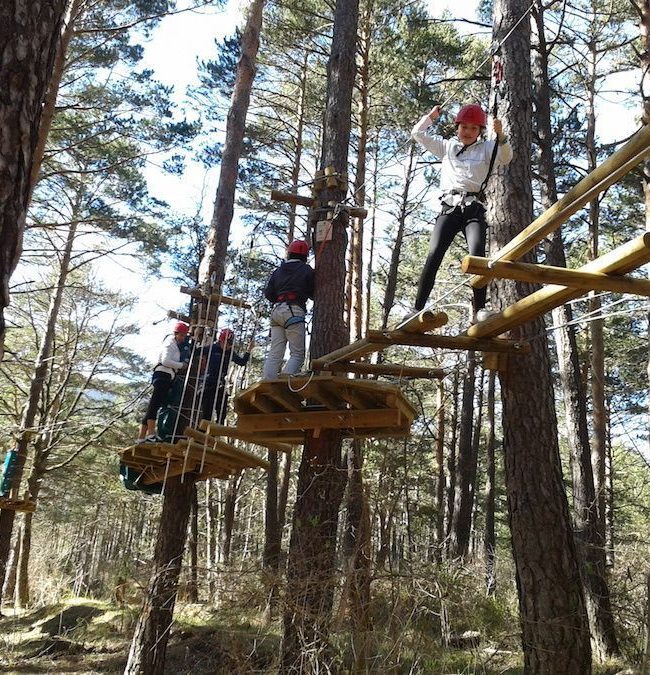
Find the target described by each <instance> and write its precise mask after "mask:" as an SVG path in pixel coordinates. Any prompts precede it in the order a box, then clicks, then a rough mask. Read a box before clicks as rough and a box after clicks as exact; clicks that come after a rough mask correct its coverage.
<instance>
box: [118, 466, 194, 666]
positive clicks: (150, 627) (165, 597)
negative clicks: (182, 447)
mask: <svg viewBox="0 0 650 675" xmlns="http://www.w3.org/2000/svg"><path fill="white" fill-rule="evenodd" d="M182 478H183V477H181V476H176V477H174V478H170V479H169V480H168V481H167V484H166V485H165V499H164V502H163V511H162V515H161V517H160V527H159V529H158V538H157V540H156V551H155V553H154V560H153V572H152V575H151V578H150V581H149V588H148V590H147V595H146V597H145V600H144V605H143V607H142V611H141V613H140V617H139V618H138V623H137V624H136V627H135V632H134V633H133V640H132V642H131V651H130V652H129V659H128V661H127V664H126V668H125V670H124V672H125V674H126V675H158V674H159V673H164V672H165V655H166V651H167V641H168V640H169V633H170V631H171V627H172V623H173V620H174V606H175V605H176V593H177V591H178V577H179V575H180V572H181V564H182V562H183V550H184V549H185V539H186V538H187V523H188V519H189V515H190V504H191V502H192V492H193V490H194V480H192V478H191V477H190V476H189V475H185V476H184V480H182ZM181 481H182V482H181Z"/></svg>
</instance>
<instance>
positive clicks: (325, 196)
mask: <svg viewBox="0 0 650 675" xmlns="http://www.w3.org/2000/svg"><path fill="white" fill-rule="evenodd" d="M358 18H359V7H358V0H337V2H336V8H335V10H334V27H333V36H332V47H331V53H330V59H329V62H328V66H327V105H326V108H325V120H324V125H323V148H322V154H321V163H320V168H321V169H324V168H325V167H328V166H332V167H334V169H335V171H336V172H337V173H338V175H339V176H340V177H343V175H346V174H347V165H348V146H349V142H350V127H351V111H352V91H353V87H354V76H355V50H356V34H357V23H358ZM321 199H322V200H324V201H328V202H329V201H334V202H335V203H342V202H343V200H344V199H345V190H343V189H342V186H341V184H339V185H338V186H337V187H336V188H327V189H325V190H323V192H322V193H321ZM347 225H348V217H347V213H346V212H345V211H343V212H342V213H341V214H340V216H339V218H337V219H336V220H335V221H334V222H333V223H332V239H331V240H330V241H328V242H327V245H326V246H320V247H319V248H318V249H317V251H318V252H319V255H318V257H317V259H316V280H315V288H316V290H315V297H314V320H313V332H312V341H311V356H312V358H317V357H319V356H322V355H323V354H326V353H328V352H330V351H333V350H334V349H337V348H339V347H341V346H343V345H344V344H346V343H347V339H348V336H349V328H348V327H347V326H346V325H345V321H344V318H343V317H344V309H345V307H344V305H345V249H346V245H347V231H346V228H347ZM342 469H343V467H342V466H341V434H340V432H339V430H337V429H324V430H323V431H322V432H321V434H320V436H318V437H317V438H316V437H314V436H313V435H309V436H308V437H307V438H306V439H305V446H304V450H303V454H302V459H301V463H300V469H299V471H298V486H297V496H296V505H295V509H294V518H293V529H292V532H291V543H290V546H289V560H288V569H287V593H286V606H285V609H284V630H283V637H282V647H281V663H280V668H279V670H280V672H282V673H290V672H291V673H296V672H303V673H308V672H316V671H320V669H323V668H325V669H326V664H328V663H329V661H330V659H329V657H328V654H327V642H328V635H329V623H330V619H331V610H332V603H333V594H334V587H335V584H336V579H335V575H334V559H335V552H336V532H337V527H338V511H339V505H340V503H341V499H342V497H343V490H344V486H345V478H344V477H345V473H344V471H343V470H342Z"/></svg>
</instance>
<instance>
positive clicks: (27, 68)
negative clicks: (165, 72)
mask: <svg viewBox="0 0 650 675" xmlns="http://www.w3.org/2000/svg"><path fill="white" fill-rule="evenodd" d="M66 4H67V2H66V0H48V1H47V2H44V1H43V0H40V1H39V0H9V1H8V2H3V3H2V4H0V64H1V65H0V91H2V92H3V96H2V101H1V102H0V137H1V138H2V145H1V146H0V167H1V168H0V186H1V187H0V242H1V243H0V361H1V360H2V357H3V355H4V335H5V321H4V309H5V307H7V305H8V304H9V278H10V277H11V274H12V272H13V271H14V269H15V267H16V265H17V264H18V259H19V258H20V253H21V248H22V238H23V230H24V228H25V217H26V214H27V205H28V203H29V196H30V192H31V171H32V164H33V160H34V149H35V147H36V143H37V140H38V128H39V126H40V122H41V114H42V110H43V99H44V98H45V92H46V91H47V87H48V84H49V81H50V78H51V75H52V68H53V66H54V58H55V55H56V49H57V45H58V43H59V39H60V34H61V25H62V22H63V15H64V12H65V7H66ZM12 513H13V512H12ZM7 524H8V523H7ZM7 524H5V527H2V526H0V541H2V542H3V543H2V544H0V578H4V572H5V567H6V564H7V555H8V547H9V541H8V539H11V528H10V527H9V528H7ZM12 524H13V518H12Z"/></svg>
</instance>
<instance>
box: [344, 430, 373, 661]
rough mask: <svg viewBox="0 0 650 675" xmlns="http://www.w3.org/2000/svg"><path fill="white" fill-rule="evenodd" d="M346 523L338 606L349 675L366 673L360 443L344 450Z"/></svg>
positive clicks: (365, 532)
mask: <svg viewBox="0 0 650 675" xmlns="http://www.w3.org/2000/svg"><path fill="white" fill-rule="evenodd" d="M346 514H347V521H346V524H345V531H344V535H343V557H344V559H345V571H346V580H345V581H346V583H345V590H344V594H343V597H342V599H341V601H342V603H345V604H346V605H347V610H348V615H349V617H350V620H351V633H352V643H353V650H354V666H353V672H355V673H365V672H367V671H368V659H369V657H370V653H369V650H370V643H369V639H368V638H369V635H368V633H369V631H370V630H371V620H370V614H369V607H370V515H369V511H368V499H367V496H366V493H365V489H364V485H363V442H362V441H358V440H354V441H353V442H352V443H351V446H350V448H349V450H348V488H347V508H346Z"/></svg>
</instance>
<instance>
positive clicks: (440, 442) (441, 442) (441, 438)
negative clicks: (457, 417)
mask: <svg viewBox="0 0 650 675" xmlns="http://www.w3.org/2000/svg"><path fill="white" fill-rule="evenodd" d="M437 417H438V438H437V439H436V468H437V480H436V551H435V559H436V560H437V561H438V562H440V561H441V560H442V552H443V548H444V544H445V385H444V380H440V381H439V382H438V415H437Z"/></svg>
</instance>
